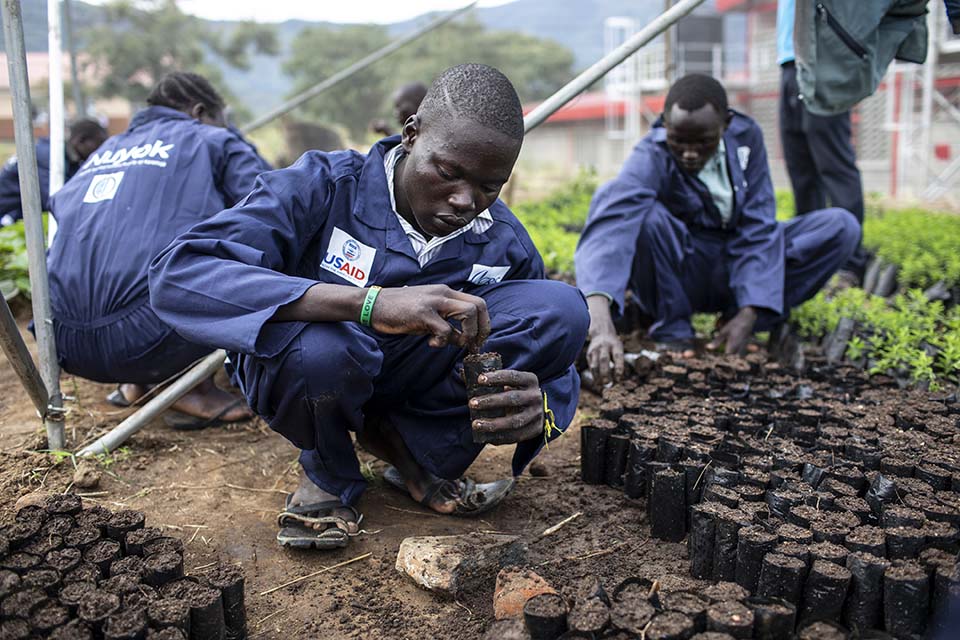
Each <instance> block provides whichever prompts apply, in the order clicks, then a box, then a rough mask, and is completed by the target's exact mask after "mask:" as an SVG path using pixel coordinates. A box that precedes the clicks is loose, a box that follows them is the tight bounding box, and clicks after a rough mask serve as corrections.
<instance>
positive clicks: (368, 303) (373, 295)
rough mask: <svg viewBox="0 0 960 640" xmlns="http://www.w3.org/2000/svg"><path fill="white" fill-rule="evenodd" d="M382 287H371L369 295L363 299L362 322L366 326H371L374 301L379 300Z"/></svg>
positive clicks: (361, 308) (368, 291)
mask: <svg viewBox="0 0 960 640" xmlns="http://www.w3.org/2000/svg"><path fill="white" fill-rule="evenodd" d="M381 288H382V287H370V288H369V289H368V290H367V297H366V298H364V299H363V306H362V307H360V324H362V325H363V326H365V327H369V326H370V316H372V315H373V303H374V302H376V301H377V296H378V295H380V289H381Z"/></svg>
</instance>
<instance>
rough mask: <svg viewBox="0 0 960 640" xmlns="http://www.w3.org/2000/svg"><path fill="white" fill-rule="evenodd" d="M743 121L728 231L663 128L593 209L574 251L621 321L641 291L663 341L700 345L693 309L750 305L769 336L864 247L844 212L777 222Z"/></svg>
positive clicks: (728, 138)
mask: <svg viewBox="0 0 960 640" xmlns="http://www.w3.org/2000/svg"><path fill="white" fill-rule="evenodd" d="M732 116H733V117H732V119H731V122H730V125H729V127H728V128H727V130H726V132H725V133H724V135H723V140H724V143H725V146H726V156H727V157H726V161H727V170H728V174H729V176H730V181H731V183H732V186H733V211H732V215H731V217H730V219H729V221H728V222H726V223H724V221H723V219H722V217H721V216H720V212H719V210H718V209H717V207H716V205H715V204H714V202H713V198H712V196H711V195H710V192H709V190H708V189H707V187H706V186H705V185H704V184H703V182H701V181H700V180H699V179H698V178H697V177H695V176H691V175H689V174H687V173H686V172H684V171H683V170H682V169H681V168H680V167H679V166H678V165H677V163H676V161H675V160H674V158H673V156H672V155H671V153H670V150H669V149H668V148H667V143H666V137H667V134H666V129H665V128H664V126H663V122H662V121H657V122H656V123H654V126H653V128H652V129H651V131H650V132H649V133H648V134H647V135H646V136H645V137H644V138H643V139H642V140H641V141H640V142H639V143H638V144H637V146H636V147H635V148H634V150H633V152H632V153H631V155H630V157H629V158H627V161H626V163H625V164H624V166H623V168H622V169H621V171H620V174H619V175H618V176H617V177H616V178H614V179H613V180H612V181H610V182H608V183H606V184H605V185H603V186H602V187H600V188H599V189H598V190H597V192H596V194H594V197H593V201H592V202H591V205H590V212H589V214H588V216H587V223H586V226H585V228H584V230H583V235H582V236H581V237H580V242H579V244H578V246H577V250H576V254H575V265H576V271H577V286H579V287H580V289H581V291H583V292H584V294H585V295H588V296H589V295H591V294H603V295H606V296H608V297H609V298H610V299H611V301H612V303H613V306H614V312H615V314H619V313H622V311H623V305H624V297H625V295H626V291H627V289H628V288H629V289H630V290H632V291H633V293H634V295H635V296H636V298H637V300H638V301H639V304H640V306H641V308H642V310H643V311H644V313H646V314H647V315H649V316H651V317H653V318H654V323H653V325H652V326H651V327H650V331H649V333H650V336H651V337H652V338H653V339H654V340H660V341H680V340H688V339H691V338H693V336H694V331H693V327H692V325H691V323H690V318H691V315H692V314H693V313H694V312H722V313H725V314H728V315H729V314H733V313H735V312H736V311H737V309H740V308H742V307H745V306H753V307H757V308H758V310H759V314H758V316H759V317H758V322H757V327H756V329H757V330H758V331H764V330H769V329H771V328H773V327H774V326H776V324H778V323H779V322H782V321H783V319H784V318H785V317H786V316H787V314H788V313H789V311H790V309H791V308H793V307H794V306H796V305H798V304H800V303H801V302H803V301H804V300H806V299H808V298H810V297H811V296H813V295H814V294H815V293H816V292H817V290H818V289H820V287H822V286H823V284H824V283H825V282H826V281H827V279H829V278H830V276H831V275H832V274H833V273H834V272H835V271H836V270H837V269H838V268H839V267H840V266H841V265H842V264H844V263H845V262H846V260H847V259H848V258H849V257H850V255H851V254H852V253H853V251H854V249H855V248H856V246H857V243H858V242H859V239H860V225H859V224H858V223H857V220H856V219H855V218H854V217H853V215H852V214H850V212H848V211H846V210H843V209H822V210H820V211H814V212H811V213H808V214H806V215H804V216H801V217H798V218H796V219H794V220H791V221H790V222H787V223H778V222H777V221H776V201H775V198H774V194H773V185H772V183H771V181H770V171H769V168H768V166H767V151H766V148H765V147H764V144H763V134H762V133H761V132H760V127H758V126H757V124H756V123H755V122H754V121H753V120H752V119H750V118H749V117H747V116H745V115H743V114H741V113H738V112H736V111H733V112H732Z"/></svg>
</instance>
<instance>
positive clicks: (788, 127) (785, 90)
mask: <svg viewBox="0 0 960 640" xmlns="http://www.w3.org/2000/svg"><path fill="white" fill-rule="evenodd" d="M799 94H800V90H799V89H798V88H797V69H796V67H795V66H794V65H793V64H787V65H785V66H784V67H783V68H782V69H781V70H780V144H781V147H782V148H783V159H784V162H785V163H786V165H787V173H788V174H789V176H790V185H791V186H792V188H793V199H794V203H795V206H796V212H797V214H804V213H807V212H809V211H814V210H816V209H822V208H824V207H825V206H827V194H826V191H825V190H824V187H823V185H822V183H821V181H820V174H819V171H818V170H817V163H816V158H815V157H814V156H813V154H812V151H811V149H810V146H809V144H808V140H807V133H806V132H805V131H804V114H805V112H806V109H804V106H803V102H801V101H800V97H799Z"/></svg>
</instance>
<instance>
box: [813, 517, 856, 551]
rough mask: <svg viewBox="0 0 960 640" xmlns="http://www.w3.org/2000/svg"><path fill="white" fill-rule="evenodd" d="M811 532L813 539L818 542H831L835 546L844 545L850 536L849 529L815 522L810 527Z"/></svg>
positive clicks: (834, 524) (831, 523) (830, 523)
mask: <svg viewBox="0 0 960 640" xmlns="http://www.w3.org/2000/svg"><path fill="white" fill-rule="evenodd" d="M810 531H811V532H812V533H813V539H814V540H815V541H816V542H831V543H833V544H835V545H842V544H843V541H844V540H845V539H846V537H847V536H848V535H850V528H849V527H845V526H842V525H838V524H836V523H833V522H815V523H813V524H811V525H810Z"/></svg>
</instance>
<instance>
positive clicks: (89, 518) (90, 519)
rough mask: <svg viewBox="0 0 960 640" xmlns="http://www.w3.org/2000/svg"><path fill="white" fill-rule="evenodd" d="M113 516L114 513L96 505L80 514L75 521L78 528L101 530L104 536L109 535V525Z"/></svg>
mask: <svg viewBox="0 0 960 640" xmlns="http://www.w3.org/2000/svg"><path fill="white" fill-rule="evenodd" d="M112 516H113V512H112V511H110V510H109V509H106V508H104V507H101V506H100V505H95V506H93V507H90V508H89V509H84V510H83V511H81V512H80V513H78V514H77V515H76V517H75V518H74V520H75V521H76V523H77V526H78V527H93V528H94V529H99V530H100V533H102V534H103V535H107V523H108V522H109V521H110V518H111V517H112Z"/></svg>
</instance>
